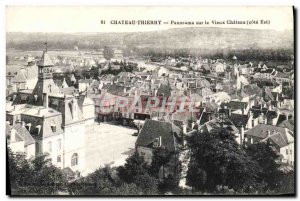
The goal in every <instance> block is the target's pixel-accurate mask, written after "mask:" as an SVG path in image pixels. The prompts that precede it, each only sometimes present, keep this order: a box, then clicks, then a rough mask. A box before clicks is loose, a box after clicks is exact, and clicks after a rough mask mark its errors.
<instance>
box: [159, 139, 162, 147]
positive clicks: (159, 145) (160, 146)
mask: <svg viewBox="0 0 300 201" xmlns="http://www.w3.org/2000/svg"><path fill="white" fill-rule="evenodd" d="M161 145H162V144H161V136H159V137H158V147H161Z"/></svg>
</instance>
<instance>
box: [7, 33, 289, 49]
mask: <svg viewBox="0 0 300 201" xmlns="http://www.w3.org/2000/svg"><path fill="white" fill-rule="evenodd" d="M6 36H7V37H6V38H7V48H9V49H11V48H13V49H22V50H37V49H42V48H43V46H44V45H43V44H44V42H45V41H48V44H49V48H51V49H62V50H67V49H68V50H71V49H73V47H74V46H75V45H76V46H78V47H79V49H82V50H83V49H85V50H87V49H89V50H96V49H99V48H103V47H104V46H111V47H122V48H126V47H127V48H142V47H148V48H167V49H182V48H192V49H208V50H214V49H228V48H229V49H235V50H239V49H241V50H242V49H250V48H251V49H261V48H263V49H289V50H291V49H293V43H294V41H293V33H292V32H291V31H290V32H284V33H280V32H276V31H274V30H253V29H232V28H229V29H221V28H176V29H168V30H163V31H153V32H132V33H48V34H46V33H7V35H6Z"/></svg>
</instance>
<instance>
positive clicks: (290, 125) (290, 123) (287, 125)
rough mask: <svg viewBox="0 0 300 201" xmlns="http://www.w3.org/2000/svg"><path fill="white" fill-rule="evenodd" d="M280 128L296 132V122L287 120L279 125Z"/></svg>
mask: <svg viewBox="0 0 300 201" xmlns="http://www.w3.org/2000/svg"><path fill="white" fill-rule="evenodd" d="M278 126H280V127H283V128H287V129H289V130H291V131H293V132H295V120H294V119H289V120H285V121H283V122H281V123H279V125H278Z"/></svg>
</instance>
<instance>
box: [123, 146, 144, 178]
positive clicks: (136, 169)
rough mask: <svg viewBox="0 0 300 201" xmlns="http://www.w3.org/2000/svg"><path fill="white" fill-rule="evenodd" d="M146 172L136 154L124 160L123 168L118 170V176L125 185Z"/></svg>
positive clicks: (141, 160)
mask: <svg viewBox="0 0 300 201" xmlns="http://www.w3.org/2000/svg"><path fill="white" fill-rule="evenodd" d="M147 172H148V167H147V165H146V164H145V163H144V160H143V158H142V157H140V156H139V155H138V153H136V152H135V153H134V154H132V155H131V156H129V157H128V158H127V159H126V163H125V165H124V166H120V167H119V168H118V176H119V177H120V178H121V179H122V180H123V181H125V182H127V183H132V182H134V181H135V177H136V176H138V175H144V174H145V173H147Z"/></svg>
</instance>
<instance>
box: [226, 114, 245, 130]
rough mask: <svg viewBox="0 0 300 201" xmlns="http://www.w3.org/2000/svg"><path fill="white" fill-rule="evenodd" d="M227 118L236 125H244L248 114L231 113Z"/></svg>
mask: <svg viewBox="0 0 300 201" xmlns="http://www.w3.org/2000/svg"><path fill="white" fill-rule="evenodd" d="M229 119H230V121H231V122H232V123H233V124H234V125H235V126H236V127H240V126H242V125H243V126H244V127H245V126H246V125H247V122H248V120H249V117H248V115H242V114H235V113H231V114H230V116H229Z"/></svg>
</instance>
